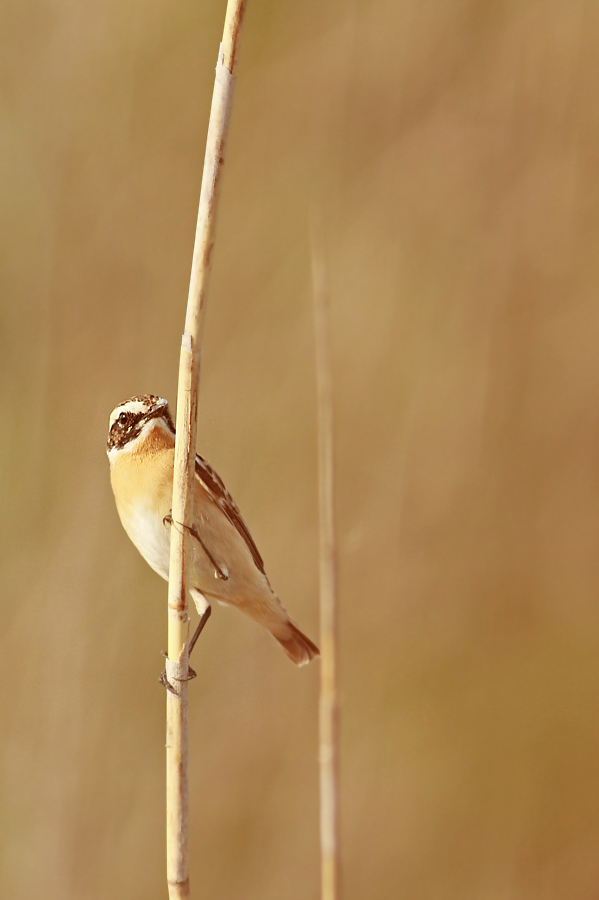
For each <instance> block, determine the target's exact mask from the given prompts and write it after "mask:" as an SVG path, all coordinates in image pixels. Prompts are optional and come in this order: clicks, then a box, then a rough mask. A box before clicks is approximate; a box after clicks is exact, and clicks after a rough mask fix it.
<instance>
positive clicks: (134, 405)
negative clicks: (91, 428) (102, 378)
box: [108, 397, 167, 428]
mask: <svg viewBox="0 0 599 900" xmlns="http://www.w3.org/2000/svg"><path fill="white" fill-rule="evenodd" d="M158 406H167V402H166V400H163V398H162V397H160V398H159V400H158V403H155V404H154V407H158ZM151 408H152V407H149V406H148V405H147V403H144V402H143V401H142V400H127V402H126V403H121V405H120V406H117V408H116V409H115V410H113V411H112V414H111V416H110V422H109V424H108V427H109V428H112V426H113V425H114V423H115V422H116V420H117V418H118V417H119V416H120V414H121V413H122V412H128V413H133V414H136V413H146V412H149V410H150V409H151Z"/></svg>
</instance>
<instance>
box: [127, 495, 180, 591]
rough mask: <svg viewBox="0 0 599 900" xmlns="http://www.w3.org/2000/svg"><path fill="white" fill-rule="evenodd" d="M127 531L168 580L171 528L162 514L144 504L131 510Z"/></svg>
mask: <svg viewBox="0 0 599 900" xmlns="http://www.w3.org/2000/svg"><path fill="white" fill-rule="evenodd" d="M122 522H123V526H124V528H125V531H126V532H127V534H128V535H129V537H130V538H131V540H132V541H133V543H134V544H135V546H136V547H137V549H138V550H139V552H140V553H141V555H142V556H143V558H144V559H145V561H146V562H147V563H148V565H150V566H151V567H152V568H153V569H154V571H155V572H158V574H159V575H161V576H162V577H163V578H164V579H166V580H167V581H168V567H169V556H170V528H169V526H168V525H166V524H164V522H163V521H162V519H161V518H160V516H157V515H156V513H155V512H154V513H153V512H150V510H148V508H147V507H146V506H144V505H142V504H139V505H138V506H135V507H133V509H130V510H129V514H128V516H127V521H125V520H124V518H123V519H122Z"/></svg>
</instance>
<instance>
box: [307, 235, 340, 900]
mask: <svg viewBox="0 0 599 900" xmlns="http://www.w3.org/2000/svg"><path fill="white" fill-rule="evenodd" d="M312 280H313V296H314V331H315V343H316V390H317V407H318V501H319V502H318V507H319V564H320V565H319V568H320V653H321V664H320V705H319V761H320V852H321V897H322V900H339V897H340V884H339V873H340V866H339V805H338V796H339V704H338V694H337V645H338V632H337V546H336V537H335V514H334V499H335V497H334V454H333V449H334V447H333V381H332V361H331V334H330V318H329V303H328V291H327V281H326V267H325V262H324V256H323V242H322V237H321V235H320V233H319V232H318V231H314V230H313V238H312Z"/></svg>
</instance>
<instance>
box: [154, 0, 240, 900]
mask: <svg viewBox="0 0 599 900" xmlns="http://www.w3.org/2000/svg"><path fill="white" fill-rule="evenodd" d="M245 5H246V0H228V4H227V12H226V17H225V28H224V33H223V41H222V44H221V45H220V49H219V53H218V61H217V65H216V80H215V85H214V94H213V97H212V107H211V111H210V122H209V125H208V137H207V141H206V155H205V158H204V172H203V176H202V188H201V193H200V206H199V212H198V221H197V228H196V236H195V245H194V250H193V262H192V268H191V280H190V285H189V296H188V300H187V314H186V317H185V332H184V334H183V339H182V341H181V357H180V362H179V387H178V394H177V438H176V443H175V476H174V486H173V507H172V519H173V527H172V528H171V554H170V570H169V586H168V658H167V660H166V677H167V679H168V681H169V683H170V684H171V685H172V687H173V688H174V692H173V691H171V690H168V691H167V701H166V843H167V879H168V891H169V898H170V900H187V898H188V897H189V896H190V894H189V864H188V808H189V800H188V729H187V703H188V687H187V685H188V683H187V680H186V679H187V677H188V640H189V616H188V612H187V590H186V581H185V561H186V549H187V545H188V542H189V540H190V539H191V538H190V535H189V533H188V531H187V530H186V529H185V528H183V527H181V526H182V525H186V526H188V527H189V526H192V525H193V481H194V472H195V453H196V435H197V412H198V390H199V382H200V366H201V354H202V335H203V330H204V309H205V301H206V294H207V289H208V281H209V276H210V262H211V257H212V249H213V246H214V235H215V225H216V213H217V207H218V198H219V187H220V181H221V175H222V165H223V160H224V154H225V144H226V140H227V132H228V126H229V116H230V113H231V105H232V102H233V92H234V88H235V69H236V62H237V50H238V45H239V36H240V31H241V25H242V22H243V14H244V11H245Z"/></svg>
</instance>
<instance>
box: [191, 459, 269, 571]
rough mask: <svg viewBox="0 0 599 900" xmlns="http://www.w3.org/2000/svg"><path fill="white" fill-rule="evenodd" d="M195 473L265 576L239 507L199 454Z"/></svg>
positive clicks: (260, 558)
mask: <svg viewBox="0 0 599 900" xmlns="http://www.w3.org/2000/svg"><path fill="white" fill-rule="evenodd" d="M196 475H197V476H198V478H199V479H200V483H201V485H202V487H203V488H204V490H205V491H206V493H207V494H208V496H209V497H211V498H212V500H214V502H215V503H216V504H218V506H220V508H221V509H222V511H223V513H224V514H225V516H226V517H227V519H228V520H229V522H230V523H231V525H233V526H234V527H235V528H236V529H237V531H238V532H239V534H240V535H241V537H242V538H243V539H244V541H245V542H246V544H247V546H248V549H249V551H250V553H251V554H252V559H253V560H254V562H255V563H256V566H257V568H258V569H259V570H260V571H261V572H262V574H263V575H264V576H265V577H266V572H265V571H264V562H263V561H262V557H261V556H260V553H259V551H258V548H257V547H256V545H255V543H254V539H253V537H252V536H251V534H250V532H249V529H248V527H247V525H246V524H245V522H244V521H243V516H242V515H241V513H240V512H239V507H238V506H237V504H236V503H235V501H234V500H233V498H232V496H231V494H230V493H229V492H228V490H227V489H226V487H225V486H224V484H223V483H222V481H221V480H220V478H219V477H218V475H217V474H216V472H215V471H214V469H213V468H212V466H210V465H208V463H207V462H206V460H205V459H202V457H201V456H200V455H199V454H196Z"/></svg>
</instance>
